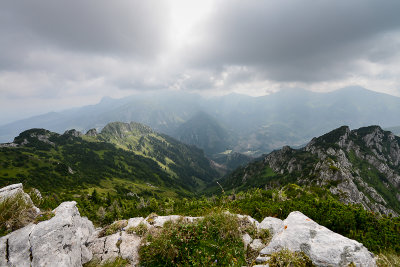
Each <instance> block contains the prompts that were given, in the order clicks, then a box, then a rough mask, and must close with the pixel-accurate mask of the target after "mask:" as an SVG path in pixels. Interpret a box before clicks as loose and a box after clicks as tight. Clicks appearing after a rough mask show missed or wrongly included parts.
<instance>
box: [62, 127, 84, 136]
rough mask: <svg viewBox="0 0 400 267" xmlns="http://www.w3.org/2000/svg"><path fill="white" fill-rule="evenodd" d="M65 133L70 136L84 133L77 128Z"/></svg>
mask: <svg viewBox="0 0 400 267" xmlns="http://www.w3.org/2000/svg"><path fill="white" fill-rule="evenodd" d="M63 135H69V136H73V137H81V136H82V135H83V134H82V133H81V132H79V131H77V130H75V129H72V130H67V131H65V132H64V134H63Z"/></svg>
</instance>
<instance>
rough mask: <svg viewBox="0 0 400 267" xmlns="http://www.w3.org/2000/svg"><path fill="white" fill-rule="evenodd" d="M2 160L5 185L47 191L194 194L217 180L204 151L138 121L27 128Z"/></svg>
mask: <svg viewBox="0 0 400 267" xmlns="http://www.w3.org/2000/svg"><path fill="white" fill-rule="evenodd" d="M0 162H1V169H0V186H5V185H7V184H12V183H19V182H23V183H24V184H27V185H28V186H32V187H36V188H38V189H40V190H41V191H43V192H80V191H90V189H93V188H98V189H99V191H101V192H111V193H114V192H118V193H119V194H122V195H126V194H127V193H131V194H136V195H154V194H156V195H164V196H174V195H175V196H176V195H181V196H182V195H183V196H191V195H193V194H194V193H196V192H198V191H199V190H201V189H202V188H204V187H205V185H206V184H207V183H209V182H211V181H212V180H213V179H215V178H217V177H218V173H217V171H216V170H214V168H213V167H212V165H211V162H210V161H209V160H208V159H207V158H206V157H205V156H204V152H203V151H202V150H201V149H199V148H196V147H193V146H189V145H185V144H183V143H181V142H179V141H177V140H175V139H173V138H171V137H169V136H167V135H163V134H158V133H157V132H155V131H153V130H152V129H151V128H149V127H147V126H145V125H142V124H139V123H121V122H114V123H110V124H107V125H106V126H105V127H104V128H103V130H102V131H101V133H97V131H96V130H95V129H92V130H90V131H88V133H87V134H86V135H83V134H82V133H80V132H78V131H76V130H69V131H66V132H65V133H64V134H62V135H60V134H58V133H54V132H51V131H48V130H44V129H31V130H27V131H24V132H22V133H21V134H19V135H18V136H17V137H16V138H15V139H14V142H13V143H11V144H2V145H0Z"/></svg>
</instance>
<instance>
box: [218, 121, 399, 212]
mask: <svg viewBox="0 0 400 267" xmlns="http://www.w3.org/2000/svg"><path fill="white" fill-rule="evenodd" d="M293 182H294V183H298V184H310V185H317V186H327V187H328V188H329V189H330V191H331V192H332V193H334V194H336V195H338V196H339V197H340V199H341V200H342V201H343V202H345V203H357V204H362V205H363V206H364V207H365V208H366V209H368V210H372V211H375V212H380V213H383V214H389V213H392V214H394V215H398V214H400V138H399V137H397V136H395V135H393V134H392V133H391V132H387V131H383V130H382V129H381V128H380V127H379V126H370V127H363V128H360V129H357V130H352V131H350V129H349V127H347V126H343V127H340V128H338V129H336V130H333V131H331V132H329V133H327V134H325V135H323V136H321V137H318V138H314V139H313V140H312V141H311V142H309V143H308V144H307V146H306V147H304V148H301V149H292V148H290V147H288V146H286V147H284V148H282V149H281V150H277V151H274V152H272V153H270V154H268V155H267V156H265V157H264V158H263V159H262V160H260V161H256V162H254V163H251V164H249V165H248V166H246V167H243V168H239V169H238V170H236V171H235V172H233V173H232V174H231V175H230V176H228V177H226V178H225V179H224V180H223V182H222V184H223V186H225V188H236V189H245V188H249V187H253V186H256V187H276V186H281V185H283V184H286V183H293Z"/></svg>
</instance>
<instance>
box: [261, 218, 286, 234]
mask: <svg viewBox="0 0 400 267" xmlns="http://www.w3.org/2000/svg"><path fill="white" fill-rule="evenodd" d="M282 227H283V221H282V220H281V219H278V218H274V217H266V218H265V219H264V220H263V221H262V222H261V223H260V224H259V225H258V228H259V229H268V230H269V232H270V234H271V235H275V234H276V233H278V232H279V231H280V230H281V228H282Z"/></svg>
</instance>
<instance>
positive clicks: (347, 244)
mask: <svg viewBox="0 0 400 267" xmlns="http://www.w3.org/2000/svg"><path fill="white" fill-rule="evenodd" d="M283 225H284V226H283V227H282V228H281V230H280V231H279V232H277V233H276V234H275V235H274V237H273V238H272V240H271V242H270V243H269V245H268V246H267V247H265V248H264V249H262V250H261V251H260V254H261V255H270V254H271V253H273V252H277V251H280V250H281V249H283V248H287V249H289V250H291V251H303V252H304V253H305V254H306V255H307V256H308V257H310V259H311V260H312V262H313V263H314V264H315V265H317V266H347V265H348V264H350V263H354V264H355V265H356V266H368V267H369V266H376V263H375V259H374V255H373V254H372V253H371V252H369V251H368V249H367V248H365V247H364V246H363V244H361V243H359V242H357V241H355V240H352V239H349V238H347V237H344V236H342V235H339V234H337V233H334V232H332V231H331V230H329V229H327V228H326V227H324V226H321V225H319V224H317V223H316V222H314V221H312V220H311V219H310V218H308V217H307V216H305V215H304V214H302V213H301V212H298V211H295V212H292V213H290V214H289V216H288V217H287V218H286V220H284V221H283Z"/></svg>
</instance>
